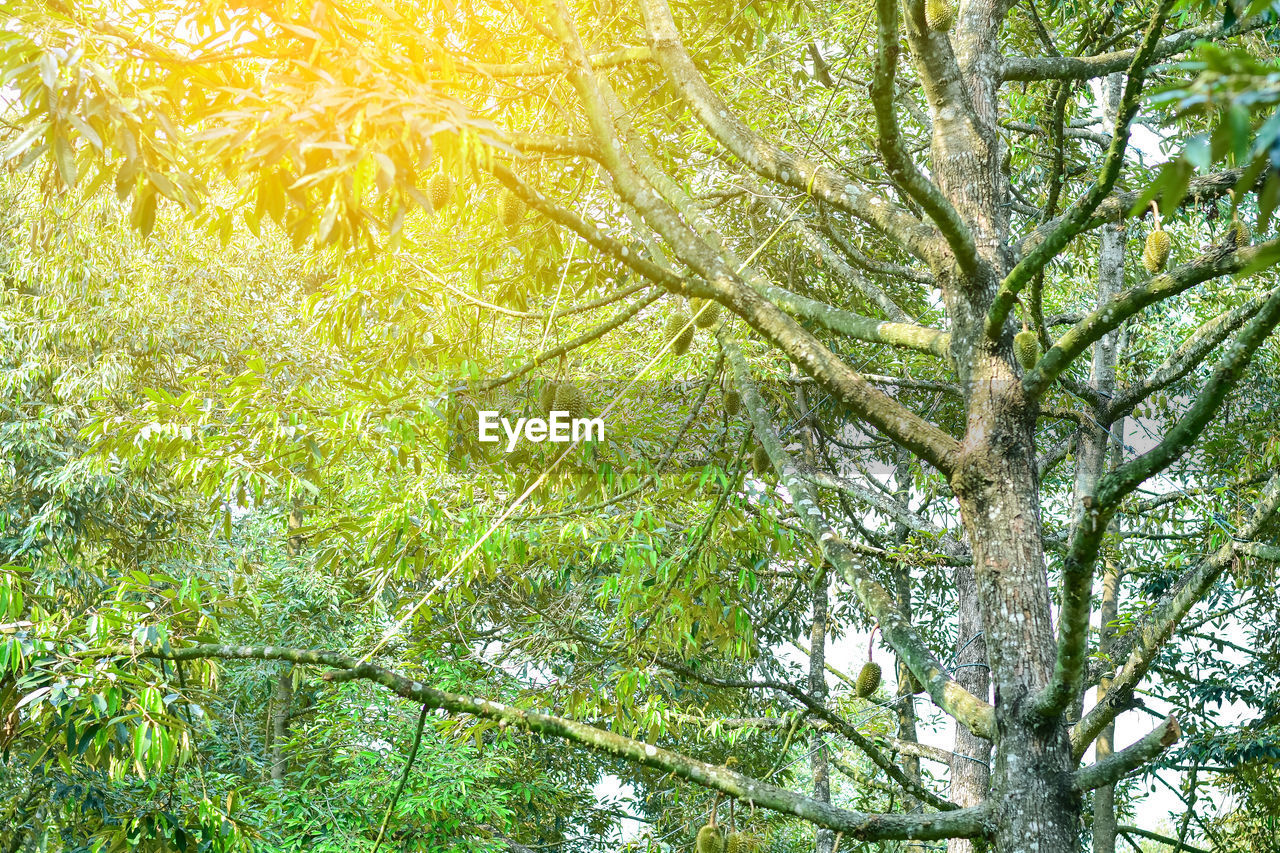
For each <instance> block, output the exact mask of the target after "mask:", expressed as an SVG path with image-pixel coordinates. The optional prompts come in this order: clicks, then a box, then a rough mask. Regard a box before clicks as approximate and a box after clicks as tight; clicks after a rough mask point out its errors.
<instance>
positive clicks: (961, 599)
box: [947, 566, 991, 853]
mask: <svg viewBox="0 0 1280 853" xmlns="http://www.w3.org/2000/svg"><path fill="white" fill-rule="evenodd" d="M954 582H955V589H956V609H957V613H958V614H959V626H958V636H957V640H956V656H955V677H956V681H958V682H960V684H961V685H962V686H963V687H964V688H965V689H966V690H968V691H969V692H970V693H972V694H973V695H974V696H977V697H978V698H979V699H986V698H988V697H989V696H990V694H991V676H990V672H989V671H988V669H987V646H986V642H985V639H984V637H983V635H982V617H981V615H980V613H979V611H978V586H977V581H976V579H975V578H974V573H973V567H972V566H957V567H956V570H955V573H954ZM951 752H952V755H953V756H954V757H953V758H952V759H951V767H950V771H951V796H950V799H951V801H952V802H953V803H956V804H957V805H961V806H975V805H977V804H978V803H981V802H982V801H983V800H985V799H986V798H987V789H988V787H989V786H990V784H991V743H990V741H987V740H984V739H983V738H980V737H978V736H977V735H975V734H973V733H972V732H970V731H969V730H968V729H966V728H965V727H964V726H960V725H957V726H956V735H955V739H954V742H953V744H952V747H951ZM973 850H974V842H973V841H972V840H971V839H968V838H952V839H950V840H949V841H948V842H947V851H948V853H973Z"/></svg>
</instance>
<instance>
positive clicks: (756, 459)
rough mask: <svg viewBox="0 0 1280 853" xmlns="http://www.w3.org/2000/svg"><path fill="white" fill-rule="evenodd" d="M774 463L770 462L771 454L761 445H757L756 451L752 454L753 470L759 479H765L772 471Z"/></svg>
mask: <svg viewBox="0 0 1280 853" xmlns="http://www.w3.org/2000/svg"><path fill="white" fill-rule="evenodd" d="M771 464H772V463H770V461H769V453H768V452H767V451H766V450H765V449H764V448H763V447H762V446H760V445H758V444H757V445H756V449H755V451H753V452H752V454H751V470H752V471H754V472H755V475H756V476H757V477H763V476H764V475H765V474H768V473H769V471H770V470H771V468H770V466H771Z"/></svg>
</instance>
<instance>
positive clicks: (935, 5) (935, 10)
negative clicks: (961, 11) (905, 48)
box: [924, 0, 956, 33]
mask: <svg viewBox="0 0 1280 853" xmlns="http://www.w3.org/2000/svg"><path fill="white" fill-rule="evenodd" d="M924 22H925V24H927V25H928V27H929V29H931V30H933V31H934V32H939V33H945V32H947V31H949V30H950V29H951V28H952V27H953V26H955V23H956V4H955V0H925V4H924Z"/></svg>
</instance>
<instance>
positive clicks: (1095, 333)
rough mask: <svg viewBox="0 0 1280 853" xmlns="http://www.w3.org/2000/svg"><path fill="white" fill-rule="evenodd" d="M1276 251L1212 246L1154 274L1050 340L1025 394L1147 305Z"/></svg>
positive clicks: (1279, 243)
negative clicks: (1264, 252)
mask: <svg viewBox="0 0 1280 853" xmlns="http://www.w3.org/2000/svg"><path fill="white" fill-rule="evenodd" d="M1277 247H1280V238H1277V239H1275V240H1271V241H1268V242H1266V243H1260V244H1259V245H1257V246H1249V247H1246V248H1244V249H1238V250H1236V249H1234V248H1233V247H1231V246H1227V245H1220V246H1215V247H1213V248H1212V249H1210V250H1209V251H1207V252H1205V253H1204V254H1202V255H1201V256H1200V257H1198V258H1196V259H1195V260H1194V261H1191V262H1190V263H1187V264H1183V265H1182V266H1180V267H1175V268H1174V269H1171V270H1169V271H1168V272H1165V273H1161V274H1160V275H1157V276H1153V277H1151V278H1150V279H1148V280H1147V281H1146V282H1144V283H1143V284H1140V285H1137V286H1135V287H1131V288H1129V289H1128V290H1127V291H1125V292H1124V293H1121V294H1117V295H1116V297H1115V298H1113V299H1112V300H1111V301H1109V302H1108V303H1106V304H1105V305H1103V306H1102V307H1101V308H1098V309H1095V310H1094V311H1091V312H1089V314H1088V315H1087V316H1086V317H1085V318H1084V319H1083V320H1081V321H1080V322H1079V323H1077V324H1076V325H1075V326H1073V327H1072V328H1070V329H1068V330H1067V331H1066V332H1064V333H1063V334H1062V336H1061V337H1059V338H1058V340H1057V341H1055V342H1054V345H1053V346H1052V347H1050V348H1049V350H1048V352H1046V353H1045V354H1044V356H1043V357H1042V358H1041V359H1040V361H1038V362H1037V363H1036V365H1035V367H1033V368H1032V369H1031V370H1029V371H1027V373H1026V375H1025V376H1023V377H1022V387H1023V390H1024V391H1025V392H1026V394H1027V395H1028V396H1029V397H1038V396H1040V395H1041V394H1043V393H1044V392H1045V390H1046V389H1047V388H1048V387H1049V385H1050V384H1051V383H1052V382H1053V380H1054V379H1056V378H1057V377H1058V376H1059V375H1060V374H1061V373H1062V372H1063V371H1064V370H1066V369H1067V367H1068V366H1069V365H1070V364H1071V363H1072V362H1073V361H1074V360H1075V359H1076V358H1077V357H1078V356H1079V355H1080V354H1081V353H1083V352H1084V351H1085V350H1086V349H1088V348H1089V346H1090V345H1092V344H1093V342H1094V341H1097V340H1099V339H1101V338H1102V336H1103V335H1105V334H1106V333H1107V332H1110V331H1111V330H1112V329H1115V328H1118V327H1119V326H1120V324H1121V323H1123V322H1124V321H1125V320H1127V319H1128V318H1130V317H1132V316H1133V315H1135V314H1137V313H1138V312H1139V311H1141V310H1142V309H1143V308H1146V307H1147V306H1148V305H1153V304H1155V303H1156V302H1160V301H1162V300H1165V299H1168V298H1170V297H1172V296H1177V295H1178V294H1179V293H1182V292H1183V291H1185V290H1188V289H1189V288H1192V287H1194V286H1195V285H1197V284H1200V283H1202V282H1205V281H1208V280H1209V279H1212V278H1217V277H1219V276H1223V275H1229V274H1231V273H1235V272H1239V271H1240V270H1242V269H1244V268H1246V267H1247V266H1248V265H1249V264H1250V263H1251V262H1252V261H1253V260H1254V259H1255V258H1257V257H1258V256H1259V254H1260V253H1262V252H1263V251H1269V250H1271V249H1273V248H1277Z"/></svg>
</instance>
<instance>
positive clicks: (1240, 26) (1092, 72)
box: [1000, 14, 1268, 82]
mask: <svg viewBox="0 0 1280 853" xmlns="http://www.w3.org/2000/svg"><path fill="white" fill-rule="evenodd" d="M1267 25H1268V19H1267V15H1266V14H1262V15H1254V16H1253V17H1250V18H1245V19H1244V20H1241V21H1237V22H1236V24H1235V25H1234V26H1231V27H1219V26H1216V25H1214V24H1205V25H1203V26H1200V27H1192V28H1190V29H1186V30H1183V31H1182V32H1180V33H1174V34H1173V35H1171V36H1168V37H1167V38H1163V39H1161V40H1160V41H1159V42H1157V44H1156V46H1155V49H1154V50H1153V51H1152V56H1151V58H1152V60H1160V59H1165V58H1167V57H1170V56H1173V55H1174V54H1177V53H1182V52H1183V51H1185V50H1190V49H1191V48H1192V47H1194V46H1195V44H1196V42H1198V41H1201V40H1207V41H1217V40H1220V39H1226V38H1231V37H1233V36H1238V35H1243V34H1245V33H1248V32H1252V31H1254V30H1258V29H1262V28H1263V27H1265V26H1267ZM1139 50H1141V48H1139ZM1136 53H1137V52H1136V51H1132V50H1120V51H1116V52H1114V53H1103V54H1099V55H1098V56H1059V57H1052V56H1012V57H1009V58H1007V59H1005V61H1004V62H1003V63H1002V64H1001V66H1000V79H1001V80H1003V81H1005V82H1015V81H1017V82H1021V81H1031V80H1090V79H1092V78H1094V77H1105V76H1106V75H1108V74H1112V73H1115V72H1116V71H1123V70H1124V69H1125V68H1126V67H1128V66H1129V65H1130V64H1131V63H1132V61H1133V57H1134V56H1135V55H1136Z"/></svg>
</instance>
